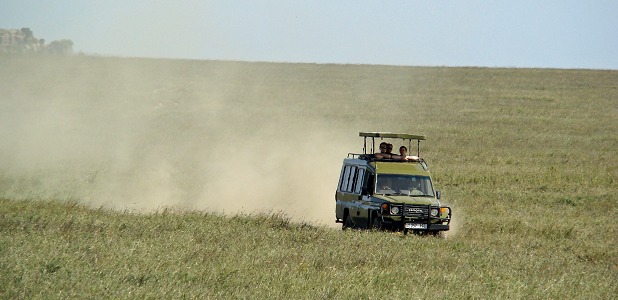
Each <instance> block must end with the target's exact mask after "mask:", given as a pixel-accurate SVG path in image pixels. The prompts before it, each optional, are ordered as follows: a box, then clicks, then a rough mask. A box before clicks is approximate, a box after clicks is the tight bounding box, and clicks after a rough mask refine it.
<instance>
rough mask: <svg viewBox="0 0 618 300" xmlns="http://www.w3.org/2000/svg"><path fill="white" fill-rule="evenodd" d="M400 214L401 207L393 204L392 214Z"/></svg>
mask: <svg viewBox="0 0 618 300" xmlns="http://www.w3.org/2000/svg"><path fill="white" fill-rule="evenodd" d="M398 214H399V207H398V206H391V215H398Z"/></svg>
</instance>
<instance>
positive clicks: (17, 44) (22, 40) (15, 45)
mask: <svg viewBox="0 0 618 300" xmlns="http://www.w3.org/2000/svg"><path fill="white" fill-rule="evenodd" d="M0 53H43V54H71V53H73V41H71V40H68V39H63V40H58V41H52V42H51V43H49V44H45V40H44V39H38V38H36V37H35V36H34V33H33V32H32V30H30V28H22V29H0Z"/></svg>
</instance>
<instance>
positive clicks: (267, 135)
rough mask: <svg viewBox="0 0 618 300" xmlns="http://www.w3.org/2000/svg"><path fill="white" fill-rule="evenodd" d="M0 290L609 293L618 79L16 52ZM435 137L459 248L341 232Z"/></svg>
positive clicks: (478, 295)
mask: <svg viewBox="0 0 618 300" xmlns="http://www.w3.org/2000/svg"><path fill="white" fill-rule="evenodd" d="M0 91H1V93H2V97H1V98H0V139H1V141H0V298H2V299H33V298H46V299H47V298H77V299H82V298H213V299H221V298H250V299H284V298H291V299H322V298H323V299H335V298H338V299H365V298H367V299H377V298H393V299H403V298H412V299H429V298H449V299H459V298H470V299H505V298H508V299H538V298H543V299H546V298H549V299H611V298H614V297H615V295H616V294H618V224H617V222H616V219H617V218H618V197H617V196H616V195H617V194H618V182H617V180H618V152H617V150H616V149H618V135H617V134H616V133H617V132H618V72H617V71H611V70H553V69H497V68H447V67H395V66H367V65H313V64H273V63H244V62H215V61H190V60H155V59H131V58H101V57H81V56H73V57H46V56H41V57H27V56H0ZM359 131H396V132H408V133H416V134H424V135H426V136H427V137H428V139H427V141H426V142H424V143H423V144H422V147H421V156H423V157H424V158H425V159H426V160H427V161H428V163H429V166H430V170H431V172H432V175H433V177H434V185H435V186H436V188H437V189H439V190H442V192H443V197H444V201H445V202H446V203H448V204H449V205H451V207H452V208H453V211H454V213H453V214H454V217H453V219H454V220H453V226H452V230H451V231H450V232H449V233H448V234H447V236H446V237H445V238H434V237H428V236H415V235H402V234H400V233H385V232H371V231H362V230H352V231H341V230H340V229H338V227H337V226H339V225H337V224H335V223H334V218H335V216H334V197H333V196H334V191H335V187H336V184H337V182H336V180H337V176H338V173H339V170H340V163H341V160H342V159H343V158H344V157H345V156H346V154H347V153H348V152H359V151H361V150H362V140H361V139H360V138H358V132H359Z"/></svg>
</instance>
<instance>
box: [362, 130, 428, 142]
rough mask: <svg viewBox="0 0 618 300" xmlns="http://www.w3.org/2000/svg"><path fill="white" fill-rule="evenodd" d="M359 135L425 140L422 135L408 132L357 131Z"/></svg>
mask: <svg viewBox="0 0 618 300" xmlns="http://www.w3.org/2000/svg"><path fill="white" fill-rule="evenodd" d="M358 135H359V136H361V137H373V138H376V137H379V138H387V139H404V140H425V136H424V135H416V134H408V133H392V132H359V133H358Z"/></svg>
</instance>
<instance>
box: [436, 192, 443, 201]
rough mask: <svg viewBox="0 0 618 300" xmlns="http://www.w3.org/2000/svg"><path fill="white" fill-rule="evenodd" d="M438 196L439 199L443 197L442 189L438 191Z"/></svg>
mask: <svg viewBox="0 0 618 300" xmlns="http://www.w3.org/2000/svg"><path fill="white" fill-rule="evenodd" d="M436 198H437V199H440V198H442V192H440V191H436Z"/></svg>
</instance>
